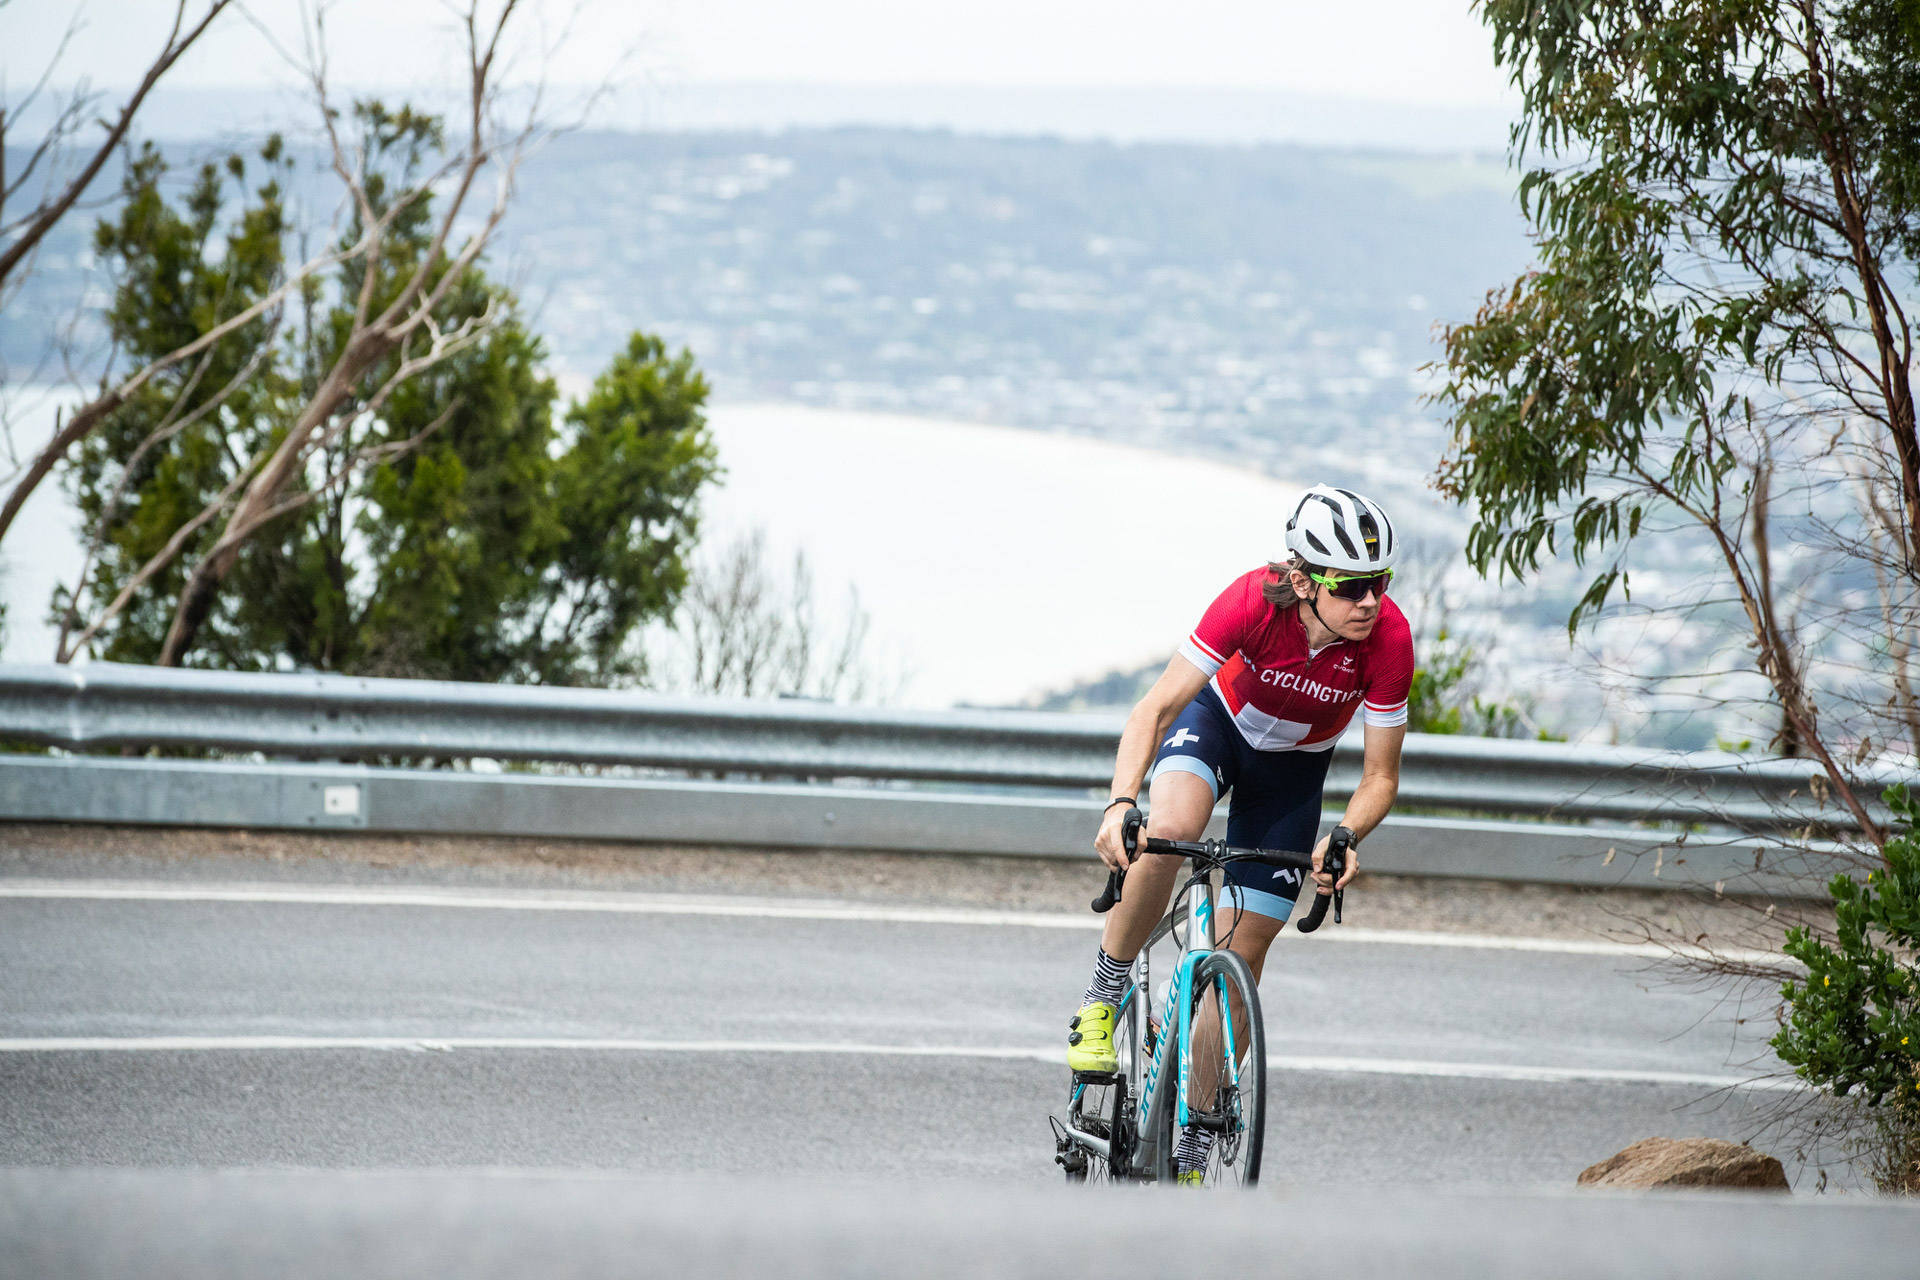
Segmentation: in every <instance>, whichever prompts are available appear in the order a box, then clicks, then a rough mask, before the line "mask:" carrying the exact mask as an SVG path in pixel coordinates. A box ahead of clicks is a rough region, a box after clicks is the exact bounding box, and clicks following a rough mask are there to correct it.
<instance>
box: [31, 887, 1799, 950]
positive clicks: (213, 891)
mask: <svg viewBox="0 0 1920 1280" xmlns="http://www.w3.org/2000/svg"><path fill="white" fill-rule="evenodd" d="M6 898H14V899H51V900H63V901H103V902H248V903H272V904H284V905H295V906H332V907H424V908H436V909H452V910H469V911H579V912H590V913H612V914H625V915H659V916H723V917H735V918H743V919H756V920H841V921H861V922H881V923H893V924H946V925H975V926H986V927H1012V928H1025V929H1067V930H1079V931H1088V930H1098V929H1099V928H1100V927H1101V924H1102V923H1103V921H1102V919H1101V917H1099V916H1096V915H1094V914H1092V913H1091V912H1089V913H1087V914H1086V915H1077V914H1065V913H1060V912H1039V911H986V910H974V909H969V908H965V907H889V906H881V905H878V904H871V903H855V902H791V903H788V902H767V901H720V900H716V899H708V898H694V897H680V896H675V895H670V894H643V893H543V892H539V891H529V890H520V891H512V890H487V891H478V892H476V891H473V890H465V889H436V888H385V887H381V886H374V885H266V884H170V883H167V882H165V881H118V880H35V879H26V878H5V879H0V899H6ZM1280 937H1281V938H1282V939H1287V940H1292V941H1297V942H1305V941H1306V939H1305V938H1303V937H1302V935H1300V934H1299V933H1298V932H1297V931H1294V930H1287V931H1284V932H1282V933H1281V934H1280ZM1322 940H1326V941H1332V942H1346V943H1374V944H1378V945H1384V946H1409V947H1460V948H1467V949H1472V950H1478V951H1533V952H1540V953H1545V954H1553V955H1578V956H1607V957H1610V958H1613V959H1621V960H1625V959H1634V958H1642V959H1649V960H1661V959H1666V958H1668V957H1669V956H1672V955H1675V954H1679V955H1682V956H1685V957H1688V958H1694V959H1699V958H1705V953H1704V952H1701V951H1699V950H1698V949H1695V948H1685V947H1681V948H1673V949H1669V948H1667V947H1663V946H1659V945H1656V944H1653V943H1623V942H1605V941H1601V940H1598V939H1596V940H1593V941H1585V940H1580V939H1569V938H1512V937H1502V936H1499V935H1494V934H1484V933H1441V932H1437V931H1428V930H1413V929H1368V928H1365V927H1360V926H1353V925H1344V924H1343V925H1338V926H1335V925H1328V926H1325V927H1324V928H1323V929H1322V931H1321V932H1320V933H1319V934H1317V935H1315V937H1314V938H1313V941H1315V942H1318V941H1322ZM1718 954H1719V955H1720V957H1721V958H1723V959H1728V960H1735V961H1740V962H1744V963H1748V964H1777V965H1783V966H1784V965H1790V964H1791V963H1792V962H1791V961H1787V960H1786V959H1785V958H1784V957H1782V956H1781V955H1780V954H1779V953H1777V952H1772V951H1723V952H1720V953H1718Z"/></svg>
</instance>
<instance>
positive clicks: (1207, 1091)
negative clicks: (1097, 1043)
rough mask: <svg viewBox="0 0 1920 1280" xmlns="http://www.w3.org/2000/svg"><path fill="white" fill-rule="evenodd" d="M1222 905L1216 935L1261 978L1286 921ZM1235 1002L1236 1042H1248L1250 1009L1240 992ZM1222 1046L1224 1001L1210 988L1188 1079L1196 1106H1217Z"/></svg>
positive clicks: (1198, 1014) (1198, 1017)
mask: <svg viewBox="0 0 1920 1280" xmlns="http://www.w3.org/2000/svg"><path fill="white" fill-rule="evenodd" d="M1223 896H1224V895H1223ZM1221 906H1222V912H1223V918H1222V919H1221V920H1220V921H1219V923H1218V925H1217V926H1216V927H1217V930H1218V932H1217V934H1216V936H1218V937H1221V938H1228V939H1229V941H1228V943H1227V949H1228V950H1230V951H1232V952H1233V953H1234V954H1236V955H1238V956H1239V957H1240V958H1241V959H1242V960H1245V961H1246V962H1247V965H1248V967H1249V968H1251V969H1252V970H1253V977H1254V981H1256V982H1258V981H1259V979H1260V971H1261V969H1262V968H1263V967H1265V965H1266V961H1267V948H1268V947H1270V946H1272V945H1273V940H1274V939H1275V938H1277V937H1279V936H1280V930H1281V929H1282V928H1283V927H1284V926H1285V924H1286V922H1285V921H1283V920H1275V919H1274V918H1273V917H1272V916H1263V915H1256V914H1255V913H1253V912H1251V911H1237V910H1235V909H1234V908H1233V906H1232V905H1231V903H1227V902H1223V903H1222V904H1221ZM1232 1003H1233V1042H1234V1044H1235V1045H1244V1044H1245V1043H1246V1042H1247V1010H1246V1008H1245V1006H1244V1005H1243V1004H1242V1003H1241V1002H1240V1000H1239V998H1238V994H1237V993H1236V995H1235V998H1234V1000H1233V1002H1232ZM1221 1047H1222V1046H1221V1042H1220V1002H1219V998H1218V995H1217V994H1216V993H1213V992H1209V993H1207V995H1206V998H1205V999H1204V1000H1203V1002H1202V1004H1201V1006H1200V1008H1198V1009H1196V1010H1194V1019H1193V1074H1192V1075H1191V1076H1190V1077H1189V1078H1188V1081H1187V1090H1188V1098H1189V1100H1190V1101H1191V1103H1192V1105H1193V1106H1195V1107H1198V1108H1199V1109H1200V1110H1202V1111H1206V1110H1209V1109H1210V1108H1211V1107H1212V1106H1213V1099H1214V1091H1215V1089H1216V1088H1217V1087H1218V1085H1219V1081H1220V1064H1221V1062H1222V1061H1223V1058H1224V1055H1223V1054H1222V1052H1221Z"/></svg>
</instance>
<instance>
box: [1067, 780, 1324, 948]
mask: <svg viewBox="0 0 1920 1280" xmlns="http://www.w3.org/2000/svg"><path fill="white" fill-rule="evenodd" d="M1146 825H1147V819H1146V815H1145V814H1142V813H1141V812H1140V810H1138V809H1128V810H1127V812H1126V816H1125V817H1124V818H1123V819H1122V820H1121V826H1120V839H1121V843H1122V844H1124V845H1125V846H1126V850H1127V861H1128V862H1129V863H1131V862H1132V861H1133V860H1134V859H1135V858H1137V857H1139V856H1140V854H1141V852H1142V851H1143V850H1142V846H1143V845H1144V846H1145V848H1144V852H1147V853H1172V854H1179V855H1182V856H1184V857H1188V858H1192V859H1194V860H1195V861H1197V862H1204V863H1207V864H1208V865H1209V866H1215V867H1224V866H1225V865H1227V864H1228V863H1229V862H1258V863H1261V864H1263V865H1265V866H1269V867H1295V868H1298V869H1299V870H1300V871H1301V872H1303V873H1306V874H1309V875H1310V874H1311V873H1312V871H1313V855H1312V854H1311V853H1295V852H1293V851H1291V850H1285V849H1236V848H1234V847H1233V846H1232V845H1229V844H1228V843H1227V842H1226V841H1224V840H1162V839H1161V838H1160V837H1158V836H1147V837H1146V838H1145V839H1144V840H1143V839H1142V838H1141V832H1142V831H1143V830H1144V829H1145V827H1146ZM1352 845H1353V832H1352V831H1349V830H1348V829H1347V828H1345V827H1335V828H1334V829H1333V835H1332V836H1331V837H1330V838H1329V839H1328V841H1327V854H1326V857H1325V858H1323V859H1321V868H1320V869H1321V870H1322V871H1325V872H1327V873H1328V874H1329V875H1331V876H1332V877H1333V878H1334V880H1335V881H1336V882H1338V881H1339V879H1340V877H1341V875H1343V874H1344V873H1345V872H1346V869H1347V850H1348V849H1349V848H1351V847H1352ZM1126 882H1127V871H1126V868H1125V867H1115V868H1114V869H1113V870H1112V871H1110V872H1108V873H1107V887H1106V888H1105V889H1103V890H1102V891H1101V893H1100V896H1099V897H1097V898H1095V899H1094V900H1093V901H1092V903H1090V904H1089V905H1090V906H1092V908H1093V910H1094V912H1095V913H1096V914H1100V915H1104V914H1106V913H1107V912H1109V911H1111V910H1113V908H1114V904H1115V903H1117V902H1119V901H1120V893H1121V890H1122V888H1123V887H1124V886H1125V885H1126ZM1344 896H1345V895H1344V893H1343V892H1342V891H1341V890H1339V889H1335V890H1334V891H1333V892H1332V893H1331V894H1325V893H1316V894H1315V895H1314V899H1313V907H1312V909H1311V910H1309V911H1308V912H1307V918H1306V919H1304V920H1302V921H1300V923H1299V924H1297V925H1296V926H1294V927H1295V928H1297V929H1299V931H1300V932H1301V933H1312V932H1313V931H1314V930H1315V929H1318V928H1319V927H1320V923H1321V921H1323V920H1325V919H1326V918H1327V903H1328V901H1329V900H1331V901H1332V903H1333V922H1334V923H1335V924H1339V923H1340V913H1341V907H1342V905H1343V904H1342V902H1341V899H1342V898H1343V897H1344Z"/></svg>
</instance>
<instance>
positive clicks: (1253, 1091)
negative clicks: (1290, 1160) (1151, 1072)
mask: <svg viewBox="0 0 1920 1280" xmlns="http://www.w3.org/2000/svg"><path fill="white" fill-rule="evenodd" d="M1188 998H1189V999H1190V1000H1191V1001H1192V1002H1193V1015H1192V1024H1193V1055H1192V1057H1193V1065H1192V1069H1191V1071H1190V1073H1189V1076H1188V1083H1187V1105H1188V1123H1187V1124H1186V1125H1182V1124H1181V1123H1180V1117H1179V1110H1180V1105H1179V1092H1180V1088H1179V1079H1178V1067H1177V1065H1176V1064H1177V1063H1178V1062H1179V1061H1180V1048H1181V1045H1180V1023H1179V1010H1178V1009H1170V1010H1168V1014H1167V1039H1168V1044H1167V1049H1166V1055H1165V1057H1164V1058H1163V1059H1162V1062H1163V1063H1164V1064H1166V1065H1165V1066H1163V1068H1162V1070H1161V1072H1160V1079H1159V1080H1158V1082H1157V1083H1156V1085H1155V1087H1154V1097H1153V1102H1152V1105H1151V1107H1150V1114H1149V1117H1148V1125H1149V1128H1150V1129H1151V1131H1152V1133H1153V1134H1154V1136H1155V1138H1156V1139H1157V1141H1156V1142H1155V1144H1154V1158H1153V1169H1154V1177H1155V1178H1156V1179H1157V1180H1158V1181H1160V1182H1163V1183H1170V1182H1172V1181H1173V1179H1174V1175H1175V1174H1176V1173H1178V1172H1179V1168H1178V1164H1177V1154H1176V1153H1177V1152H1178V1151H1179V1149H1180V1145H1181V1139H1182V1138H1183V1137H1185V1136H1186V1134H1187V1131H1188V1130H1189V1129H1191V1130H1194V1131H1195V1133H1196V1136H1200V1135H1211V1138H1212V1147H1211V1150H1209V1152H1208V1154H1207V1161H1206V1165H1205V1168H1204V1169H1203V1170H1202V1171H1201V1172H1202V1174H1203V1177H1204V1181H1205V1185H1207V1186H1238V1187H1250V1186H1253V1185H1254V1184H1255V1183H1256V1182H1258V1181H1259V1180H1260V1156H1261V1149H1262V1147H1263V1146H1264V1145H1265V1138H1266V1129H1267V1037H1266V1030H1265V1028H1264V1027H1263V1026H1262V1025H1261V1019H1260V992H1259V989H1258V987H1257V986H1256V985H1255V984H1254V981H1253V971H1252V970H1251V969H1249V968H1248V967H1247V962H1246V961H1245V960H1242V959H1241V958H1240V957H1239V956H1237V955H1235V954H1234V953H1233V952H1231V951H1215V952H1212V953H1210V954H1209V955H1208V956H1207V958H1206V959H1204V960H1202V961H1201V962H1200V963H1199V964H1198V965H1196V966H1195V967H1194V973H1193V986H1192V989H1191V990H1190V991H1189V992H1188ZM1223 1000H1224V1002H1225V1004H1226V1006H1227V1007H1228V1008H1231V1009H1232V1010H1233V1014H1234V1017H1233V1026H1232V1032H1233V1034H1232V1037H1231V1044H1232V1052H1231V1053H1229V1052H1228V1048H1227V1045H1228V1038H1227V1037H1226V1036H1224V1035H1223V1034H1222V1027H1221V1022H1220V1008H1221V1004H1222V1001H1223Z"/></svg>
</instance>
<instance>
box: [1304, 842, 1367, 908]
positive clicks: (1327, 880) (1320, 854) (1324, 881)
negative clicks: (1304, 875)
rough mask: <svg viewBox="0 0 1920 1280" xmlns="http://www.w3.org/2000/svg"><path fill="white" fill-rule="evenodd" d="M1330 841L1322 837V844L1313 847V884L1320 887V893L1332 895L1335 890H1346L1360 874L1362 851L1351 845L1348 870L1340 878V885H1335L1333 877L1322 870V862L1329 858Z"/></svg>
mask: <svg viewBox="0 0 1920 1280" xmlns="http://www.w3.org/2000/svg"><path fill="white" fill-rule="evenodd" d="M1329 839H1331V837H1329V836H1322V837H1321V838H1320V843H1319V844H1317V845H1315V846H1313V882H1314V883H1315V884H1316V885H1318V886H1319V887H1320V892H1321V893H1323V894H1325V893H1332V892H1333V891H1334V890H1335V889H1344V888H1346V887H1347V886H1348V885H1349V884H1351V883H1352V882H1353V878H1354V877H1355V876H1357V875H1359V874H1360V851H1359V850H1358V849H1355V848H1353V847H1352V846H1351V845H1349V846H1348V847H1347V869H1346V872H1345V873H1344V874H1343V875H1342V876H1341V877H1340V883H1339V884H1335V883H1334V882H1333V877H1332V876H1330V875H1328V874H1327V873H1326V872H1324V871H1322V870H1321V869H1320V864H1321V862H1322V861H1323V860H1324V859H1325V858H1326V856H1327V842H1328V840H1329Z"/></svg>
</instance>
